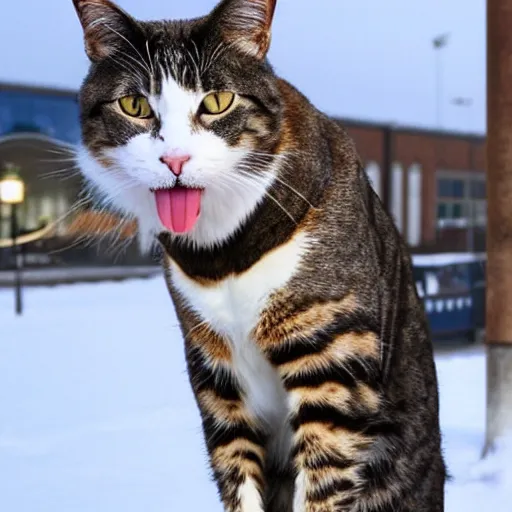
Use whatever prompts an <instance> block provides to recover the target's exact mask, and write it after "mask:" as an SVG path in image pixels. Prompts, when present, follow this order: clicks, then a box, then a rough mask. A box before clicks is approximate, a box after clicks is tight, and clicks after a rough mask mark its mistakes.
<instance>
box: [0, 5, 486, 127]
mask: <svg viewBox="0 0 512 512" xmlns="http://www.w3.org/2000/svg"><path fill="white" fill-rule="evenodd" d="M118 3H119V5H121V6H122V7H123V8H125V9H126V10H127V11H129V12H130V13H132V14H133V15H135V16H136V17H139V18H141V19H156V18H189V17H194V16H198V15H202V14H204V13H206V12H208V11H209V10H210V9H211V8H212V6H213V5H215V3H216V0H119V2H118ZM445 32H449V33H450V39H449V43H448V45H447V47H446V48H445V49H443V50H442V66H443V73H442V78H443V80H442V83H443V87H442V88H443V95H442V126H443V127H444V128H447V129H458V130H465V131H467V130H469V131H474V132H482V131H483V130H484V129H485V0H277V11H276V17H275V22H274V36H273V46H272V49H271V53H270V59H271V62H272V63H273V65H274V67H275V68H276V71H277V72H278V73H279V74H280V75H281V76H282V77H283V78H286V79H287V80H289V81H291V82H292V83H293V84H294V85H295V86H297V87H298V88H299V89H301V90H302V92H304V93H305V94H306V95H307V96H309V98H310V99H311V100H312V101H313V103H315V104H316V105H317V106H318V107H319V108H320V109H321V110H323V111H325V112H327V113H329V114H333V115H339V116H344V117H350V118H357V119H363V120H368V121H380V122H396V123H400V124H407V125H420V126H426V127H435V126H436V125H437V121H436V57H435V52H434V50H433V46H432V39H433V38H434V37H435V36H437V35H439V34H442V33H445ZM0 48H1V52H0V55H1V60H0V81H8V82H21V83H31V84H40V85H50V86H60V87H66V88H74V89H76V88H78V87H79V85H80V82H81V80H82V77H83V75H84V73H85V70H86V67H87V61H86V58H85V56H84V52H83V46H82V33H81V29H80V25H79V22H78V19H77V17H76V15H75V12H74V9H73V5H72V1H71V0H11V1H6V0H5V1H2V6H1V7H0ZM456 97H464V98H470V99H471V102H472V105H471V106H470V107H461V106H455V105H453V103H452V102H453V99H454V98H456Z"/></svg>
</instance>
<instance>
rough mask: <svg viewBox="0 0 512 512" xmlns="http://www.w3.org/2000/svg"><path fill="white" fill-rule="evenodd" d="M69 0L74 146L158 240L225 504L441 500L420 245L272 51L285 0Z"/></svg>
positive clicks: (391, 504) (288, 511)
mask: <svg viewBox="0 0 512 512" xmlns="http://www.w3.org/2000/svg"><path fill="white" fill-rule="evenodd" d="M74 4H75V7H76V10H77V12H78V15H79V18H80V21H81V24H82V26H83V29H84V34H85V47H86V52H87V54H88V56H89V59H90V61H91V67H90V70H89V73H88V76H87V77H86V79H85V82H84V84H83V86H82V89H81V94H80V102H81V123H82V134H83V147H82V149H81V150H80V156H79V165H80V167H81V169H82V172H83V174H84V175H85V177H86V178H87V179H88V180H89V181H90V182H91V183H92V184H93V185H94V186H95V187H97V189H98V190H99V191H100V192H101V193H102V194H104V195H105V196H106V197H107V198H108V199H109V200H110V201H111V202H112V203H113V204H114V205H115V206H116V207H117V208H118V210H119V211H121V212H123V214H125V215H131V216H133V217H134V218H136V219H137V222H138V226H139V232H140V236H141V243H142V244H143V245H144V246H145V245H148V244H151V241H156V240H157V241H158V243H159V244H160V246H161V248H162V249H163V250H162V253H163V254H164V257H163V260H164V267H165V268H164V270H165V276H166V281H167V284H168V288H169V291H170V294H171V296H172V299H173V302H174V305H175V308H176V311H177V313H178V316H179V320H180V325H181V329H182V332H183V336H184V339H185V349H186V356H187V362H188V370H189V375H190V381H191V385H192V388H193V390H194V393H195V397H196V400H197V404H198V406H199V409H200V412H201V417H202V425H203V431H204V436H205V440H206V445H207V448H208V453H209V458H210V463H211V466H212V469H213V475H214V478H215V481H216V484H217V486H218V489H219V493H220V497H221V499H222V502H223V504H224V508H225V510H226V511H228V512H263V511H265V512H342V511H351V512H391V511H396V512H438V511H442V510H443V500H444V498H443V495H444V481H445V468H444V463H443V458H442V455H441V448H440V444H441V443H440V430H439V415H438V390H437V378H436V372H435V366H434V360H433V351H432V344H431V341H430V339H429V334H428V327H427V322H426V318H425V314H424V311H423V307H422V304H421V302H420V300H419V299H418V296H417V293H416V289H415V285H414V282H413V278H412V272H411V263H410V256H409V254H408V252H407V249H406V247H405V245H404V243H403V242H402V240H401V238H400V236H399V234H398V233H397V230H396V229H395V226H394V224H393V221H392V219H391V218H390V216H389V215H388V214H387V213H386V212H385V211H384V209H383V206H382V204H381V203H380V201H379V199H378V197H377V196H376V195H375V193H374V192H373V190H372V188H371V186H370V184H369V181H368V179H367V177H366V175H365V171H364V168H363V166H362V164H361V161H360V159H359V157H358V154H357V152H356V149H355V147H354V144H353V142H352V141H351V140H350V139H349V137H348V136H347V134H346V133H345V131H344V129H343V128H342V127H340V126H339V124H338V123H336V122H334V121H332V120H331V119H329V118H328V117H326V116H325V115H324V114H322V113H321V112H319V111H318V110H316V109H315V107H314V106H313V105H311V103H310V102H309V101H308V100H307V99H306V98H305V97H304V96H303V95H302V94H301V93H300V92H298V91H297V90H296V89H295V88H294V87H293V86H292V85H290V84H289V83H287V82H285V81H284V80H282V79H280V78H278V77H277V76H276V75H275V74H274V72H273V69H272V67H271V66H270V64H269V62H268V61H267V57H266V55H267V51H268V49H269V44H270V31H271V22H272V18H273V14H274V9H275V4H276V0H223V1H221V2H220V3H219V5H217V7H215V8H214V9H213V11H212V12H211V13H210V14H209V15H207V16H204V17H202V18H198V19H192V20H187V21H155V22H142V21H138V20H135V19H134V18H132V17H131V16H129V15H128V14H126V13H125V12H124V11H123V10H121V9H120V8H119V7H117V6H116V5H114V4H112V3H111V2H109V1H108V0H74ZM169 6H170V7H169V8H170V9H171V6H172V2H170V4H169ZM291 51H292V50H290V52H291ZM319 80H321V77H319ZM184 478H186V477H184Z"/></svg>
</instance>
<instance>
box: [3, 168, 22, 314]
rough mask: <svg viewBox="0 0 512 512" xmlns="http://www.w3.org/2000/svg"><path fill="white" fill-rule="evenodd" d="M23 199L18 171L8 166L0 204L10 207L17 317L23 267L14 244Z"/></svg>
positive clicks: (17, 248)
mask: <svg viewBox="0 0 512 512" xmlns="http://www.w3.org/2000/svg"><path fill="white" fill-rule="evenodd" d="M24 199H25V184H24V183H23V180H22V179H21V176H20V174H19V170H18V168H17V167H15V166H14V165H8V166H7V168H6V170H5V172H4V174H3V176H1V177H0V202H2V203H6V204H10V205H11V238H12V248H13V253H14V257H15V263H16V271H15V286H14V293H15V307H16V314H17V315H21V313H22V302H21V270H22V265H23V261H22V256H21V251H20V246H19V245H18V244H17V243H16V237H17V235H18V222H17V220H18V219H17V207H18V205H19V204H21V203H23V201H24Z"/></svg>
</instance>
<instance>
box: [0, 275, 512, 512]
mask: <svg viewBox="0 0 512 512" xmlns="http://www.w3.org/2000/svg"><path fill="white" fill-rule="evenodd" d="M12 300H13V298H12V292H11V291H8V290H0V511H2V512H118V511H122V512H140V511H141V510H145V511H148V512H174V511H184V510H186V511H190V512H194V511H196V510H197V511H203V510H204V511H208V512H220V511H221V507H220V505H219V504H218V500H217V495H216V491H215V487H214V485H213V483H212V482H211V481H210V478H209V472H208V469H207V464H206V457H205V449H204V445H203V441H202V437H201V431H200V423H199V415H198V413H197V410H196V406H195V403H194V400H193V397H192V394H191V391H190V389H189V385H188V380H187V376H186V373H185V362H184V355H183V347H182V341H181V336H180V333H179V330H178V327H177V320H176V316H175V313H174V310H173V307H172V305H171V302H170V298H169V297H168V294H167V290H166V288H165V285H164V282H163V280H162V279H160V278H156V279H151V280H146V281H131V282H124V283H115V284H114V283H111V284H90V285H77V286H63V287H58V288H40V289H30V290H28V291H27V293H26V295H25V302H26V311H25V314H24V316H23V317H22V318H15V317H14V315H13V313H12ZM437 364H438V371H439V377H440V382H441V413H442V425H443V430H444V441H445V451H446V458H447V462H448V465H449V469H450V471H451V473H452V475H453V477H454V480H453V481H452V482H451V483H449V484H448V485H447V496H446V499H447V506H446V510H447V511H448V512H473V511H474V512H483V511H492V512H501V511H504V512H505V511H509V510H512V452H508V454H509V456H508V457H507V451H506V449H505V450H503V451H502V452H501V453H500V455H499V456H497V457H496V459H494V460H489V461H486V463H485V464H478V460H479V456H480V451H481V447H482V444H483V431H484V421H485V417H484V404H485V360H484V356H483V353H473V354H465V355H463V354H459V355H450V356H448V355H443V356H438V358H437ZM507 464H508V465H509V466H508V468H509V469H508V482H507V472H506V471H505V472H501V471H500V470H502V469H503V468H505V467H506V466H507Z"/></svg>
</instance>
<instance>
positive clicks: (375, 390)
mask: <svg viewBox="0 0 512 512" xmlns="http://www.w3.org/2000/svg"><path fill="white" fill-rule="evenodd" d="M342 323H343V322H341V321H340V322H339V324H340V327H341V325H342ZM336 331H337V329H335V326H333V327H332V329H324V330H323V334H322V338H321V339H320V338H318V340H317V339H316V338H315V337H312V338H310V339H306V338H302V339H301V338H295V339H293V340H291V341H290V342H289V343H288V344H287V346H286V347H285V349H283V350H282V351H281V352H280V353H279V354H278V353H277V352H276V353H275V354H274V358H273V359H274V361H276V362H278V364H279V368H280V373H281V375H282V378H283V382H284V385H285V387H286V389H287V391H288V396H289V404H290V422H291V427H292V431H293V446H294V448H293V458H294V467H295V469H296V471H297V476H296V481H295V496H294V507H293V510H294V512H349V511H352V510H355V508H354V507H356V505H357V504H358V503H359V502H360V500H361V495H362V490H363V489H364V485H365V482H364V474H363V472H362V468H363V465H364V462H363V461H364V460H365V459H366V458H367V456H368V450H369V449H370V447H371V445H372V442H373V440H374V438H375V437H374V436H375V434H377V435H378V432H377V430H378V429H377V430H376V429H375V428H374V426H373V425H374V424H375V421H377V423H379V421H378V420H376V418H379V416H380V412H379V410H380V402H381V396H380V389H379V360H378V350H377V343H376V341H377V338H376V334H375V333H372V332H364V331H363V330H362V329H361V330H360V331H359V332H343V330H342V329H341V328H340V330H339V331H338V332H336ZM320 341H321V343H320Z"/></svg>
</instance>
